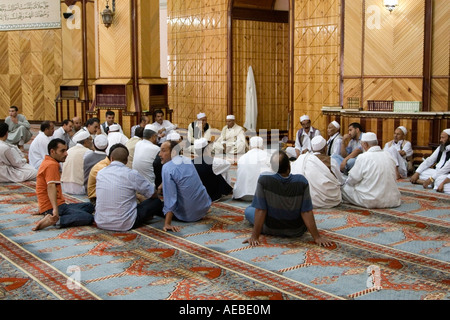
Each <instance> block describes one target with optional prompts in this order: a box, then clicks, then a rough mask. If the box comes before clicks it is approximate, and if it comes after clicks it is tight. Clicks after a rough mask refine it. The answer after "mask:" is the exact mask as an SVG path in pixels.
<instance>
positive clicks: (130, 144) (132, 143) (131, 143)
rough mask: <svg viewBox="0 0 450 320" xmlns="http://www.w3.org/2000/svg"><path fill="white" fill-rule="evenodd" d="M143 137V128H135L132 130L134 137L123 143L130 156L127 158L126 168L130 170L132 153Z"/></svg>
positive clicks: (131, 167)
mask: <svg viewBox="0 0 450 320" xmlns="http://www.w3.org/2000/svg"><path fill="white" fill-rule="evenodd" d="M143 136H144V128H143V127H137V128H136V129H135V130H134V136H133V137H132V138H130V139H129V140H128V141H127V143H125V147H127V149H128V152H129V153H130V155H129V156H128V162H127V167H128V168H130V169H133V159H134V152H135V151H136V145H137V143H138V142H140V141H142V137H143Z"/></svg>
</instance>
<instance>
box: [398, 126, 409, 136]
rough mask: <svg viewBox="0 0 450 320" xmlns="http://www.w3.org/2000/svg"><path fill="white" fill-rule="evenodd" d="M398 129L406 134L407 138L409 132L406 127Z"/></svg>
mask: <svg viewBox="0 0 450 320" xmlns="http://www.w3.org/2000/svg"><path fill="white" fill-rule="evenodd" d="M397 129H400V130H402V131H403V133H404V134H405V136H406V134H407V133H408V130H407V129H406V128H405V127H404V126H400V127H398V128H397Z"/></svg>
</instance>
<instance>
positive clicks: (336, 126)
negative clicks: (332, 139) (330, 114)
mask: <svg viewBox="0 0 450 320" xmlns="http://www.w3.org/2000/svg"><path fill="white" fill-rule="evenodd" d="M331 124H332V125H333V126H334V127H335V128H336V129H340V128H341V125H340V124H339V122H337V121H332V122H331Z"/></svg>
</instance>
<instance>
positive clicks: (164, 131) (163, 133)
mask: <svg viewBox="0 0 450 320" xmlns="http://www.w3.org/2000/svg"><path fill="white" fill-rule="evenodd" d="M153 118H154V119H155V122H153V123H152V125H153V126H154V127H155V128H156V133H157V134H158V141H157V144H158V146H160V145H161V143H163V142H164V141H166V140H167V135H168V134H169V133H170V132H171V131H173V130H175V129H176V128H177V125H176V124H172V122H170V121H169V120H165V119H164V112H163V111H162V110H156V111H155V112H154V113H153Z"/></svg>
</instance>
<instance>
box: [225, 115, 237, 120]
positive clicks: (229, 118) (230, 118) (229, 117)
mask: <svg viewBox="0 0 450 320" xmlns="http://www.w3.org/2000/svg"><path fill="white" fill-rule="evenodd" d="M235 119H236V118H235V117H234V116H233V115H232V114H229V115H227V120H235Z"/></svg>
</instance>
